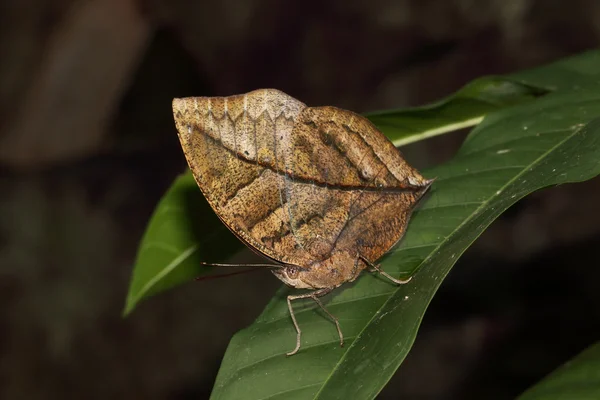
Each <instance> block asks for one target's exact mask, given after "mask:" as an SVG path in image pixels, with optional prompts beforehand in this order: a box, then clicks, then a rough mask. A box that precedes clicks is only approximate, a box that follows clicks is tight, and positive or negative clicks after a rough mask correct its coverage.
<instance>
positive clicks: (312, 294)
mask: <svg viewBox="0 0 600 400" xmlns="http://www.w3.org/2000/svg"><path fill="white" fill-rule="evenodd" d="M331 290H332V289H330V288H324V289H319V290H315V291H314V292H310V293H305V294H298V295H294V296H288V297H287V303H288V308H289V309H290V315H291V317H292V321H293V322H294V327H296V347H295V348H294V350H292V351H290V352H289V353H287V355H288V356H293V355H294V354H296V353H297V352H298V350H300V338H301V336H302V331H301V330H300V326H299V325H298V322H297V321H296V316H295V315H294V309H293V308H292V301H293V300H298V299H313V300H314V301H315V303H317V304H318V305H319V307H321V309H322V310H323V311H325V314H327V315H329V318H331V319H332V320H333V322H334V323H335V326H336V328H337V331H338V335H339V336H340V346H341V347H343V346H344V335H343V334H342V329H341V328H340V322H339V321H338V319H337V318H336V317H335V316H334V315H333V314H332V313H330V312H329V311H327V309H326V308H325V306H324V305H323V303H321V300H319V297H321V296H325V295H326V294H327V293H329V292H331Z"/></svg>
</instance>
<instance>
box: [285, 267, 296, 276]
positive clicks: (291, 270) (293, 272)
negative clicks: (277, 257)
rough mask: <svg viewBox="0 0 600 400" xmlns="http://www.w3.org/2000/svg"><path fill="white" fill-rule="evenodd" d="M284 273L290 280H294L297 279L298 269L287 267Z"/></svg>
mask: <svg viewBox="0 0 600 400" xmlns="http://www.w3.org/2000/svg"><path fill="white" fill-rule="evenodd" d="M285 272H286V273H287V276H288V277H289V278H291V279H296V278H297V277H298V272H299V271H298V268H296V267H287V268H286V270H285Z"/></svg>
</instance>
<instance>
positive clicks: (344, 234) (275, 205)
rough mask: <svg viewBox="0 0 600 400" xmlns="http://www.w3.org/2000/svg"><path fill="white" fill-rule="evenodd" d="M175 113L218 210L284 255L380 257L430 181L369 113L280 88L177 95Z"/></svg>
mask: <svg viewBox="0 0 600 400" xmlns="http://www.w3.org/2000/svg"><path fill="white" fill-rule="evenodd" d="M173 112H174V115H175V122H176V125H177V130H178V133H179V138H180V140H181V143H182V146H183V149H184V152H185V155H186V158H187V161H188V163H189V165H190V168H191V170H192V172H193V174H194V176H195V178H196V181H197V183H198V185H199V186H200V189H201V190H202V192H203V193H204V195H205V197H206V198H207V199H208V201H209V203H210V204H211V206H212V207H213V209H214V210H215V212H216V213H217V214H218V215H219V217H220V218H221V219H222V220H223V221H224V222H225V224H226V225H227V226H228V227H229V228H230V229H231V230H232V231H233V232H235V233H236V234H237V235H238V236H239V237H241V238H242V239H243V240H244V241H246V242H247V243H248V244H249V245H251V246H252V247H254V248H255V249H256V250H258V251H260V252H261V253H263V254H265V255H266V256H268V257H270V258H272V259H274V260H277V261H279V262H281V263H285V264H293V265H298V266H301V267H302V266H304V267H307V266H309V265H311V264H312V263H314V262H315V261H319V260H323V259H325V258H327V257H329V256H330V255H331V253H332V252H333V251H347V252H349V253H350V254H357V255H361V256H363V257H365V258H366V259H368V260H370V261H373V262H374V261H376V260H377V259H378V258H379V257H381V256H382V255H383V254H384V253H385V252H387V251H388V250H389V249H390V248H391V247H392V246H393V245H394V243H396V242H397V241H398V240H399V239H400V238H401V237H402V235H403V233H404V230H405V228H406V222H407V221H408V217H409V215H410V212H411V211H412V208H413V207H414V205H415V204H416V202H417V201H418V199H419V198H420V197H421V196H422V194H423V193H424V192H425V190H426V188H427V187H428V185H429V183H430V182H429V181H427V180H426V179H425V178H423V177H422V176H421V175H420V174H419V173H418V172H417V171H416V170H414V169H413V168H412V167H410V166H409V165H408V164H407V163H406V162H405V161H404V159H403V158H402V157H401V155H400V153H399V152H398V150H397V149H396V148H395V147H394V146H393V144H392V143H391V142H390V141H389V140H387V139H386V138H385V137H384V136H383V135H382V134H381V133H380V132H379V131H378V130H377V129H376V128H375V127H374V126H373V125H372V124H371V123H370V122H369V121H368V120H366V119H365V118H363V117H361V116H359V115H357V114H354V113H352V112H350V111H345V110H340V109H337V108H334V107H314V108H310V107H306V106H305V105H304V104H303V103H301V102H300V101H298V100H296V99H294V98H292V97H290V96H288V95H286V94H285V93H282V92H280V91H278V90H273V89H262V90H257V91H253V92H250V93H247V94H245V95H239V96H231V97H213V98H207V97H192V98H185V99H175V100H174V101H173Z"/></svg>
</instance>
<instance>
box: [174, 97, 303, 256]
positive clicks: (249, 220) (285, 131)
mask: <svg viewBox="0 0 600 400" xmlns="http://www.w3.org/2000/svg"><path fill="white" fill-rule="evenodd" d="M305 107H306V106H305V105H304V104H303V103H301V102H300V101H298V100H295V99H293V98H292V97H290V96H288V95H286V94H285V93H282V92H280V91H278V90H272V89H263V90H256V91H253V92H250V93H247V94H245V95H240V96H230V97H213V98H209V97H191V98H185V99H175V100H174V101H173V112H174V115H175V123H176V126H177V130H178V133H179V139H180V141H181V144H182V147H183V150H184V153H185V156H186V159H187V161H188V164H189V166H190V169H191V170H192V173H193V175H194V177H195V179H196V182H197V183H198V186H199V187H200V189H201V190H202V192H203V193H204V196H205V197H206V199H207V200H208V202H209V203H210V205H211V206H212V208H213V209H214V210H215V212H216V213H217V215H218V216H219V217H220V218H221V220H222V221H223V222H224V223H225V224H226V225H227V226H228V227H229V228H230V229H231V230H232V231H233V232H234V233H235V234H236V235H237V236H238V237H240V238H241V239H243V240H244V241H245V242H246V243H247V244H249V245H250V246H252V247H253V248H254V249H256V250H258V251H259V252H261V253H263V254H265V255H266V256H268V257H270V258H272V259H274V260H276V261H279V262H281V263H287V264H294V263H295V262H306V261H307V260H305V258H303V256H304V257H306V256H307V255H305V254H304V255H303V254H302V253H303V251H302V249H299V248H295V246H294V245H293V244H292V245H291V246H289V244H288V242H289V239H288V241H283V242H282V241H281V240H280V239H279V238H280V237H283V236H285V235H286V234H287V232H289V231H290V224H289V219H288V218H287V217H286V215H287V212H286V210H285V207H286V206H285V205H286V201H287V198H286V194H285V193H286V191H285V172H282V165H283V162H282V161H280V160H282V159H284V158H285V157H284V156H283V154H282V148H281V147H278V142H279V141H285V140H284V139H285V138H287V137H289V136H290V135H291V132H292V129H293V126H294V124H295V119H296V118H297V116H298V115H299V113H300V112H301V110H302V109H304V108H305ZM276 134H277V136H276ZM282 138H283V139H282ZM286 140H287V139H286ZM292 239H293V238H292Z"/></svg>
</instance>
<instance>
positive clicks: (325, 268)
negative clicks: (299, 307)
mask: <svg viewBox="0 0 600 400" xmlns="http://www.w3.org/2000/svg"><path fill="white" fill-rule="evenodd" d="M365 267H366V265H365V263H364V262H363V261H362V260H360V259H358V257H357V256H356V255H354V256H352V255H350V254H349V253H347V252H335V253H333V254H332V255H331V256H330V257H328V258H326V259H324V260H322V261H317V262H315V263H313V264H311V265H310V266H309V267H300V266H295V265H288V266H284V267H281V268H278V269H275V270H273V274H274V275H275V276H276V277H277V278H279V279H280V280H281V281H282V282H283V283H285V284H286V285H288V286H291V287H294V288H296V289H323V288H330V289H333V288H336V287H338V286H340V285H342V284H343V283H345V282H352V281H354V280H355V279H356V278H357V277H358V275H359V274H360V272H361V271H362V270H363V269H365Z"/></svg>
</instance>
